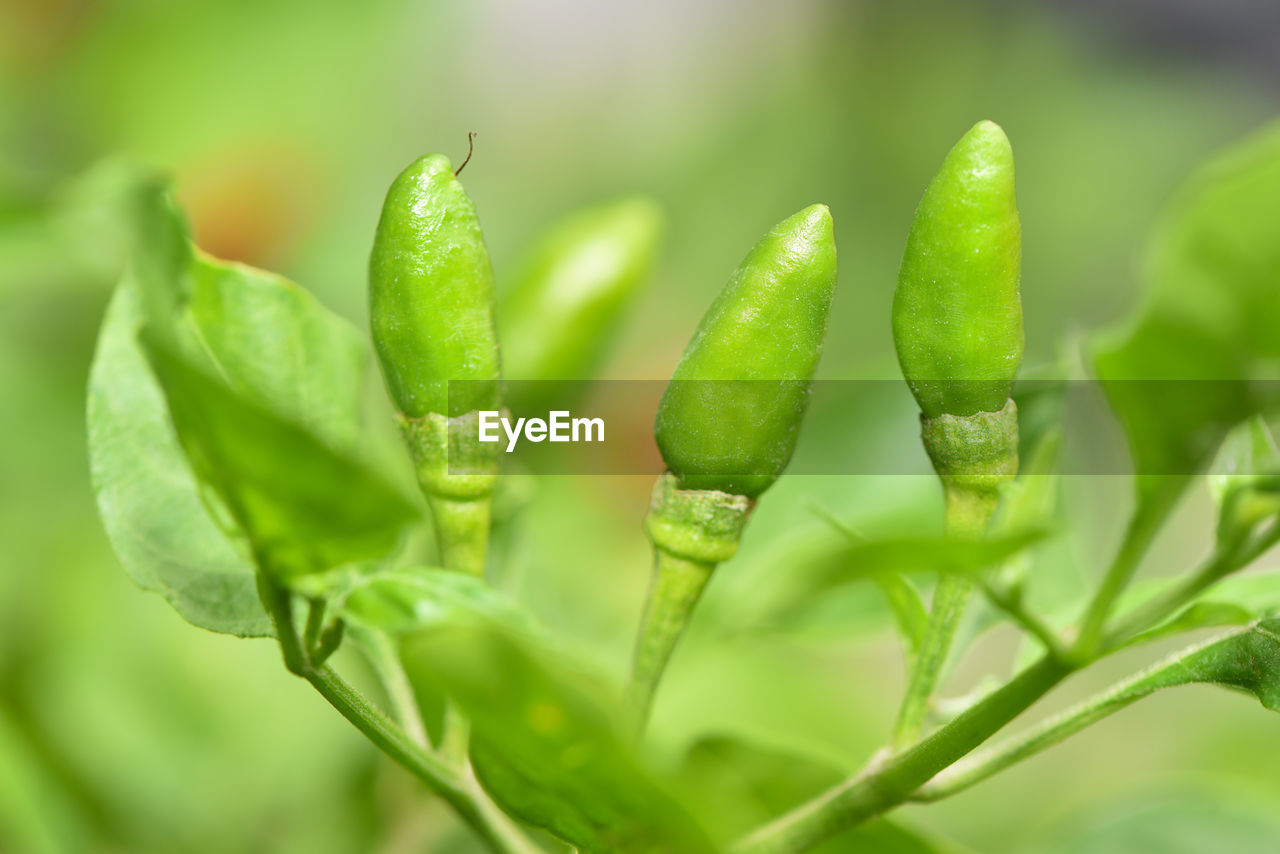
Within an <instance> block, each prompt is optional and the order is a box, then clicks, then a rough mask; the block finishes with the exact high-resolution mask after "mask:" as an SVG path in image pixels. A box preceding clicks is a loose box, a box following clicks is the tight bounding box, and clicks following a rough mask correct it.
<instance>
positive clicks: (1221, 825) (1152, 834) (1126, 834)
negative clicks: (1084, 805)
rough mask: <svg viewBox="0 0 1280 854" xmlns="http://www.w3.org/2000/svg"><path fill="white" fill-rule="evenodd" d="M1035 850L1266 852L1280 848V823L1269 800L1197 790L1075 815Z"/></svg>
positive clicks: (1049, 853)
mask: <svg viewBox="0 0 1280 854" xmlns="http://www.w3.org/2000/svg"><path fill="white" fill-rule="evenodd" d="M1048 836H1049V841H1047V842H1045V843H1044V844H1043V845H1037V846H1036V847H1034V848H1032V849H1031V852H1033V854H1137V852H1153V854H1154V852H1159V854H1206V852H1218V851H1231V852H1238V854H1265V852H1270V851H1274V850H1275V849H1276V843H1277V840H1280V822H1277V821H1276V817H1275V813H1274V810H1269V809H1267V808H1266V806H1265V805H1261V806H1259V807H1251V806H1250V805H1248V803H1247V802H1246V801H1245V800H1244V799H1242V798H1241V797H1240V795H1239V793H1238V792H1235V791H1224V792H1214V791H1213V790H1203V789H1197V790H1195V791H1192V792H1187V793H1180V794H1176V795H1171V796H1163V797H1160V798H1158V799H1157V798H1152V797H1150V796H1147V797H1143V798H1142V799H1140V800H1129V801H1125V802H1119V803H1113V804H1111V805H1110V806H1109V807H1108V808H1107V809H1105V810H1103V811H1101V812H1100V813H1099V814H1092V815H1088V816H1073V817H1072V818H1071V820H1070V821H1069V823H1068V824H1067V825H1066V826H1065V827H1062V828H1058V829H1056V830H1055V831H1053V832H1051V833H1050V834H1048Z"/></svg>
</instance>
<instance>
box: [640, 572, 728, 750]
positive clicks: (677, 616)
mask: <svg viewBox="0 0 1280 854" xmlns="http://www.w3.org/2000/svg"><path fill="white" fill-rule="evenodd" d="M714 569H715V564H713V563H704V562H702V561H695V560H689V559H687V558H683V557H679V556H677V555H674V554H672V553H671V552H669V551H667V550H666V549H662V548H657V547H655V548H654V550H653V581H652V583H651V584H650V585H649V598H648V601H647V602H646V603H645V608H644V616H643V618H642V619H641V622H640V633H639V636H638V637H637V639H636V651H635V661H634V663H633V667H632V671H631V683H630V686H629V688H628V706H629V707H630V709H631V713H632V722H633V725H634V726H635V728H636V731H637V733H639V732H643V731H644V727H645V723H646V722H647V721H648V718H649V710H650V708H651V707H652V705H653V695H654V693H655V692H656V691H657V688H658V682H659V681H661V679H662V674H663V671H665V670H666V667H667V662H668V661H670V659H671V654H672V652H674V651H675V648H676V644H677V643H678V642H679V640H680V635H681V634H682V633H683V632H684V627H685V625H686V624H687V623H688V622H689V615H690V613H692V611H693V608H694V606H695V605H696V604H697V603H698V598H699V597H700V596H701V595H702V590H703V588H704V587H706V585H707V580H708V579H709V578H710V577H711V572H712V570H714Z"/></svg>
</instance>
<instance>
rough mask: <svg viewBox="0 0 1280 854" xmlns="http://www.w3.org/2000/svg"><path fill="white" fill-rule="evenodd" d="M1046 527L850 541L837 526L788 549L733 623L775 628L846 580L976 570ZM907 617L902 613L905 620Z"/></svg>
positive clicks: (1034, 539) (1032, 540)
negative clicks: (782, 565)
mask: <svg viewBox="0 0 1280 854" xmlns="http://www.w3.org/2000/svg"><path fill="white" fill-rule="evenodd" d="M1048 533H1049V532H1048V531H1047V530H1045V529H1030V530H1021V531H1014V532H1009V533H1006V534H993V535H992V536H990V537H987V538H985V539H981V540H969V539H960V538H955V537H941V536H936V537H928V536H909V537H897V538H886V539H880V540H862V539H857V540H854V541H850V536H849V535H848V534H847V533H844V532H842V533H841V534H840V535H839V536H837V537H832V538H828V539H825V540H823V541H820V542H819V541H815V542H813V543H811V544H809V545H808V547H807V548H806V550H805V551H804V553H803V554H802V555H798V556H797V555H792V558H793V559H794V563H793V564H792V565H789V566H787V567H786V571H785V572H779V573H776V574H775V578H776V580H773V581H766V582H764V583H765V584H766V585H771V587H770V588H769V589H766V590H762V591H760V595H759V596H758V597H756V601H757V602H758V603H759V604H758V605H756V606H754V607H751V606H747V607H746V608H745V609H744V613H742V614H740V615H736V616H735V623H737V624H738V625H740V626H744V627H751V630H753V631H758V630H769V631H773V630H777V629H778V628H779V627H781V626H784V625H786V624H787V623H788V622H790V621H792V620H794V619H795V618H796V616H797V615H798V614H799V613H800V612H801V611H802V610H803V609H805V608H807V607H809V606H810V605H811V603H815V602H818V601H820V600H821V599H822V598H823V597H824V596H826V595H827V594H828V593H829V591H831V590H833V589H834V588H837V587H840V586H842V585H844V584H847V583H849V582H852V581H858V580H864V579H873V578H877V577H882V576H891V575H895V574H910V573H915V572H941V573H953V574H960V575H976V574H978V573H981V572H983V571H985V570H987V569H989V568H991V567H993V566H998V565H1000V564H1001V563H1003V562H1004V561H1006V560H1008V559H1009V558H1011V557H1013V556H1014V555H1017V554H1019V553H1021V552H1022V551H1024V550H1025V549H1028V548H1030V547H1031V546H1033V545H1035V544H1036V543H1038V542H1040V541H1041V540H1043V539H1044V538H1045V537H1046V536H1047V535H1048ZM854 536H856V535H854ZM745 611H750V613H746V612H745ZM913 619H914V618H909V619H908V625H909V624H910V623H911V622H912V621H913ZM909 632H910V630H909V629H908V633H909Z"/></svg>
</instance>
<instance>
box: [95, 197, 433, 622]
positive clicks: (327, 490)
mask: <svg viewBox="0 0 1280 854" xmlns="http://www.w3.org/2000/svg"><path fill="white" fill-rule="evenodd" d="M135 214H136V221H137V229H136V230H137V234H138V245H137V247H136V249H135V252H134V254H133V259H132V261H131V264H130V268H129V270H128V271H127V272H126V274H125V276H124V278H123V279H122V281H121V284H120V286H119V288H118V291H117V295H116V297H115V299H114V300H113V303H112V308H111V310H110V311H109V313H108V316H107V319H106V321H105V323H104V328H103V333H102V337H101V340H100V342H99V348H98V353H97V356H96V358H95V364H94V368H93V371H92V376H91V383H90V393H89V422H90V423H89V438H90V451H91V455H92V460H93V469H94V480H95V487H96V490H97V493H98V500H99V506H100V509H101V512H102V515H103V518H104V520H105V522H106V526H107V530H108V534H109V535H110V536H111V538H112V542H113V544H114V545H115V547H116V549H117V551H118V553H119V554H120V556H121V559H122V561H123V562H124V563H125V564H126V566H127V567H128V569H129V571H130V574H131V575H132V576H133V577H134V578H135V580H137V581H138V583H139V584H141V585H142V586H143V587H145V588H148V589H153V590H159V591H161V592H163V593H164V594H165V596H166V597H167V598H168V599H169V601H170V602H172V603H173V604H174V606H175V607H176V608H178V610H179V611H180V612H181V613H182V614H183V615H184V616H186V617H187V618H188V619H189V620H191V621H192V622H193V623H195V624H196V625H200V626H203V627H205V628H210V629H213V630H216V631H225V632H231V633H234V634H241V635H253V634H259V635H260V634H268V633H269V632H270V625H269V622H268V621H267V619H266V615H265V614H264V613H263V612H262V609H261V606H260V605H259V604H258V601H257V593H256V586H255V584H256V582H255V579H254V575H253V572H254V570H253V565H254V563H255V561H257V562H263V561H265V562H266V563H268V564H269V565H270V566H271V567H272V571H273V572H277V573H278V574H280V575H281V577H296V576H298V575H301V574H304V573H307V572H314V571H318V570H325V569H329V568H331V567H334V566H337V565H340V564H343V563H346V562H349V561H352V560H358V559H363V558H369V557H373V556H378V555H381V554H382V553H384V552H385V551H387V550H388V549H389V548H390V547H391V546H392V545H394V543H395V541H396V538H397V537H398V533H399V530H400V528H401V527H402V526H403V525H404V524H405V523H406V522H407V521H409V520H411V519H413V518H415V517H416V516H417V511H416V510H415V508H414V507H413V505H412V504H411V503H409V502H408V501H407V500H406V499H405V498H404V497H402V495H401V494H400V493H399V492H398V491H397V490H395V489H393V488H392V487H391V486H389V485H388V484H386V483H385V482H384V481H383V479H382V478H381V476H380V475H379V474H378V473H377V472H376V471H374V470H372V469H371V468H370V467H369V466H367V465H366V464H364V463H363V462H362V461H361V460H360V459H359V457H358V456H357V455H356V454H355V453H354V446H355V445H356V439H357V433H358V425H359V397H360V383H361V380H362V377H363V373H364V360H365V356H364V352H363V350H364V348H363V345H362V343H361V341H360V338H359V335H358V334H357V333H356V332H355V331H354V330H353V329H352V328H351V327H350V326H349V325H348V324H346V323H345V322H344V321H342V320H341V319H339V318H337V317H336V316H334V315H332V314H330V313H329V312H327V311H326V310H325V309H324V308H323V307H321V306H320V305H319V304H318V303H317V302H316V301H315V300H314V299H313V298H312V297H311V296H310V295H308V294H307V293H306V292H305V291H302V290H301V289H299V288H298V287H296V286H295V285H292V284H290V283H288V282H286V281H284V280H283V279H280V278H278V277H276V276H272V275H270V274H267V273H262V272H259V271H254V270H251V269H249V268H246V267H242V266H238V265H228V264H221V263H219V262H216V261H213V260H212V259H208V258H204V257H198V256H197V254H196V252H195V250H194V249H193V247H192V246H191V243H190V240H189V238H188V236H187V230H186V225H185V222H184V221H183V218H182V216H181V214H180V213H179V212H178V211H177V209H176V208H175V207H174V206H173V203H172V201H171V199H170V198H169V195H168V192H167V189H166V188H165V187H164V186H163V185H160V184H147V185H145V186H143V187H142V188H140V189H139V191H138V193H137V196H136V199H135ZM140 329H145V330H146V332H145V336H143V337H145V339H146V341H147V342H148V345H147V347H146V348H145V350H144V348H143V347H142V346H141V342H140V338H139V334H138V333H139V330H140ZM148 357H149V358H148ZM175 426H176V427H177V428H178V429H177V433H176V439H175V431H174V429H173V428H174V427H175ZM193 475H194V477H193ZM246 540H247V542H246ZM250 555H252V556H253V559H251V558H250Z"/></svg>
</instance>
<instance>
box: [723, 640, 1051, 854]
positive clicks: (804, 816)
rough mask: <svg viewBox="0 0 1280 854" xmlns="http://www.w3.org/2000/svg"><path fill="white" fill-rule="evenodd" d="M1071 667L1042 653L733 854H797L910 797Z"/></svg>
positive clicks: (743, 843)
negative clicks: (919, 736)
mask: <svg viewBox="0 0 1280 854" xmlns="http://www.w3.org/2000/svg"><path fill="white" fill-rule="evenodd" d="M1073 669H1074V668H1073V667H1072V665H1069V664H1066V663H1063V662H1061V661H1057V660H1055V659H1054V658H1052V657H1050V656H1045V657H1044V658H1041V659H1040V660H1039V661H1037V662H1036V663H1035V664H1033V665H1031V666H1030V667H1028V668H1027V669H1026V670H1024V671H1022V672H1021V673H1019V674H1018V675H1017V676H1016V677H1014V678H1013V679H1012V680H1011V681H1010V682H1008V683H1007V684H1005V685H1004V686H1003V687H1001V688H999V689H997V690H996V691H994V692H993V693H991V694H990V695H988V696H987V697H986V698H985V699H983V700H981V701H979V702H978V703H976V704H975V705H973V706H972V707H970V708H969V709H966V710H965V711H964V712H961V713H960V715H959V716H957V717H956V718H955V719H954V720H953V721H951V722H950V723H948V724H946V725H944V726H942V727H940V728H939V729H938V730H936V731H935V732H933V733H932V734H930V735H929V736H927V737H926V738H925V739H923V740H922V741H920V742H918V743H916V744H915V745H913V746H911V747H909V748H907V749H906V750H904V751H902V752H901V753H898V754H896V755H894V756H891V757H889V758H888V759H887V760H885V761H883V762H882V763H880V764H878V765H873V766H872V767H871V768H869V769H868V770H867V771H866V772H864V774H862V775H861V776H859V777H855V778H854V779H852V780H849V781H848V782H846V783H843V784H841V785H839V786H837V787H835V788H833V789H830V790H829V791H827V792H825V793H823V794H821V795H819V796H818V797H817V798H815V799H814V800H812V801H810V802H809V803H807V804H804V805H802V806H800V807H798V808H797V809H795V810H792V811H791V812H790V813H788V814H786V815H784V816H782V817H781V818H779V819H777V820H775V821H773V822H771V823H770V824H768V825H765V826H764V827H763V828H761V829H759V830H757V831H756V832H755V833H753V834H751V835H750V836H749V837H747V838H746V839H744V840H743V841H741V842H739V843H738V844H737V845H735V846H734V847H733V848H732V851H733V854H797V852H801V851H804V850H806V849H808V848H810V847H812V846H814V845H816V844H818V843H819V842H822V841H823V840H825V839H827V838H829V837H831V836H832V835H833V834H835V833H838V832H840V831H842V830H846V829H848V828H850V827H853V826H855V825H857V824H860V823H861V822H864V821H866V820H868V819H870V818H874V817H875V816H878V815H880V814H882V813H884V812H886V811H888V810H890V809H893V808H894V807H896V806H898V805H899V804H901V803H903V802H904V801H906V800H907V799H908V798H910V796H911V794H912V793H913V792H914V791H915V790H916V789H918V788H919V787H920V786H921V785H923V784H924V783H926V782H927V781H929V780H930V779H931V778H933V777H934V775H936V774H937V773H938V772H939V771H941V770H942V769H944V768H946V767H948V766H949V765H951V764H952V763H954V762H955V761H956V760H958V759H960V758H961V757H962V756H964V755H965V754H967V753H968V752H969V751H971V750H973V749H974V748H975V747H977V746H978V745H979V744H981V743H982V742H984V741H986V740H987V739H988V738H990V737H991V736H992V735H993V734H994V733H996V732H997V731H998V730H1000V729H1001V728H1002V727H1004V725H1005V724H1007V723H1008V722H1009V721H1011V720H1013V719H1014V718H1015V717H1017V716H1018V715H1019V714H1021V713H1022V712H1023V711H1024V710H1025V709H1026V708H1027V707H1028V706H1030V705H1031V704H1032V703H1034V702H1035V701H1036V700H1038V699H1040V697H1042V696H1044V694H1046V693H1047V692H1048V691H1049V690H1050V689H1052V688H1053V687H1054V686H1055V685H1057V684H1058V683H1059V682H1061V681H1062V680H1063V679H1064V678H1066V676H1067V675H1068V674H1070V673H1071V672H1072V670H1073Z"/></svg>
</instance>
